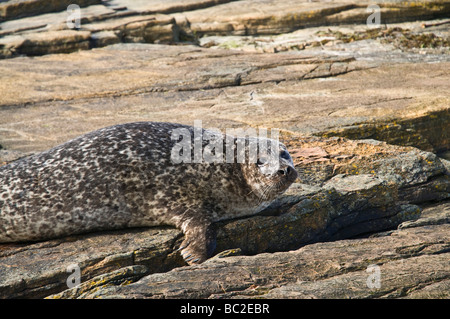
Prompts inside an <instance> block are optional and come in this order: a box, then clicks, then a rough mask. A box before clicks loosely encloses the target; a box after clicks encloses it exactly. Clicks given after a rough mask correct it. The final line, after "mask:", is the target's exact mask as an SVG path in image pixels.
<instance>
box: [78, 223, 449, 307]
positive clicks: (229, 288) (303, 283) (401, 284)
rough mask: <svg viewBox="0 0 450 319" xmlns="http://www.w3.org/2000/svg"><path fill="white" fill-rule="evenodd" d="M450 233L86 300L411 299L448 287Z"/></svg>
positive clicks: (436, 231)
mask: <svg viewBox="0 0 450 319" xmlns="http://www.w3.org/2000/svg"><path fill="white" fill-rule="evenodd" d="M449 231H450V228H449V225H448V224H446V225H437V226H430V227H426V228H425V227H419V228H411V229H408V230H399V231H396V232H394V233H392V234H391V235H390V236H383V237H377V238H367V239H354V240H344V241H338V242H329V243H317V244H312V245H308V246H305V247H303V248H300V249H298V250H295V251H290V252H283V253H273V254H259V255H256V256H251V257H244V256H237V257H228V258H220V259H214V260H211V261H207V262H205V263H203V264H201V265H198V266H191V267H182V268H177V269H174V270H172V271H170V272H167V273H164V274H152V275H148V276H146V277H144V278H142V279H140V280H139V281H137V282H135V283H132V284H130V285H126V286H119V287H111V286H110V287H105V288H104V289H98V290H96V291H93V292H92V293H87V294H84V295H83V297H84V298H236V297H237V298H243V297H245V298H252V297H256V298H350V297H352V298H376V297H378V298H380V297H381V298H395V297H404V296H408V294H409V293H411V292H412V291H414V290H416V289H418V288H420V289H423V287H425V286H428V285H435V286H436V285H439V284H440V283H441V286H443V287H445V284H446V282H447V281H448V280H449V277H450V268H449V264H448V259H449V256H448V255H449V253H448V248H449V246H450V242H449V237H448V232H449ZM372 265H375V266H378V267H379V273H380V278H379V279H380V280H379V286H373V285H372V282H370V283H368V281H369V279H371V278H370V277H369V276H370V275H372V274H373V266H372ZM204 278H208V280H206V281H205V280H204ZM373 284H375V285H377V283H376V282H375V283H373ZM445 294H446V293H445V292H441V294H440V296H445ZM435 295H436V294H435ZM71 296H72V297H73V295H71ZM413 296H414V295H413Z"/></svg>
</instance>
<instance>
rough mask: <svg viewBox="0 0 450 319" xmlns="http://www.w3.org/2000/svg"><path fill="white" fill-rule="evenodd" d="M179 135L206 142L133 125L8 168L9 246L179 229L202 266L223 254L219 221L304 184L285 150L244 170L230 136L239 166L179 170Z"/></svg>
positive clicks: (184, 248) (4, 203)
mask: <svg viewBox="0 0 450 319" xmlns="http://www.w3.org/2000/svg"><path fill="white" fill-rule="evenodd" d="M174 130H184V132H189V133H190V134H191V136H192V139H191V140H190V142H192V143H196V141H195V140H194V136H195V134H194V133H195V128H194V127H193V126H187V125H181V124H175V123H159V122H137V123H127V124H120V125H115V126H111V127H106V128H103V129H99V130H97V131H94V132H91V133H88V134H85V135H83V136H81V137H78V138H75V139H73V140H71V141H68V142H66V143H64V144H61V145H59V146H56V147H54V148H52V149H50V150H48V151H45V152H42V153H39V154H36V155H33V156H30V157H27V158H24V159H20V160H18V161H16V162H13V163H10V164H8V165H5V166H2V167H0V242H21V241H39V240H46V239H51V238H56V237H62V236H68V235H72V234H80V233H87V232H93V231H100V230H112V229H122V228H128V227H142V226H155V225H173V226H175V227H177V228H179V229H181V230H182V231H183V233H184V235H185V239H184V241H183V242H182V244H181V247H180V250H181V254H182V256H183V258H184V259H185V260H186V261H187V262H188V263H200V262H203V261H204V260H205V259H207V258H208V257H210V256H211V255H212V253H213V251H214V249H215V231H214V227H213V223H214V222H217V221H221V220H225V219H231V218H236V217H241V216H248V215H252V214H255V213H257V212H259V211H260V210H261V209H263V208H264V207H266V206H267V205H268V204H269V203H270V202H271V201H273V200H274V199H275V198H276V197H277V196H278V195H279V194H281V193H282V192H284V191H285V190H286V189H287V188H288V187H289V186H290V185H291V183H292V182H293V181H294V180H295V179H296V178H297V172H296V171H295V169H294V166H293V162H292V159H291V157H290V155H289V153H288V151H287V149H286V147H285V146H284V145H283V144H281V143H279V144H276V146H277V147H270V145H269V147H268V148H267V152H266V153H267V154H269V155H272V156H269V159H267V158H263V157H258V158H257V160H256V163H254V162H251V161H244V162H243V163H238V161H237V160H236V159H237V154H238V150H237V149H238V148H237V143H238V139H237V138H235V137H232V138H231V139H230V138H229V137H226V136H225V135H224V136H225V138H226V139H227V141H231V142H230V143H231V144H226V143H224V147H225V146H226V145H228V146H229V145H232V146H233V148H232V149H233V154H234V155H233V157H234V160H233V162H232V163H227V162H226V161H224V162H222V163H221V162H217V161H216V162H211V163H205V162H202V163H192V162H191V163H187V162H181V163H176V162H177V161H174V156H173V155H174V154H173V153H174V151H173V150H174V149H176V146H177V145H178V144H177V143H179V142H180V141H179V139H177V138H175V139H174V138H173V132H174ZM202 132H203V133H206V132H207V131H206V130H204V129H202ZM249 141H250V138H247V142H249ZM197 142H198V141H197ZM276 143H278V142H276ZM247 144H248V143H247ZM247 144H246V145H247ZM269 144H270V143H269ZM207 145H208V144H207V143H205V142H201V146H202V150H206V148H207ZM274 150H276V152H277V153H276V154H275V151H274ZM248 151H249V147H246V148H244V152H246V154H247V155H249V154H248ZM176 152H177V151H176ZM176 152H175V153H176ZM213 153H214V152H213ZM217 154H220V152H217ZM217 154H216V155H217ZM223 154H224V155H223V156H224V157H225V152H223ZM192 155H193V156H194V154H193V151H192ZM270 158H271V159H270Z"/></svg>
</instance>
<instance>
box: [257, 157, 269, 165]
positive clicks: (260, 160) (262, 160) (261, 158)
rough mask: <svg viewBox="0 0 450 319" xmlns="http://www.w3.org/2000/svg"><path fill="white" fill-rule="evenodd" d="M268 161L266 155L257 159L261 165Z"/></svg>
mask: <svg viewBox="0 0 450 319" xmlns="http://www.w3.org/2000/svg"><path fill="white" fill-rule="evenodd" d="M266 163H267V158H265V157H260V158H258V160H257V161H256V164H258V165H259V166H261V165H264V164H266Z"/></svg>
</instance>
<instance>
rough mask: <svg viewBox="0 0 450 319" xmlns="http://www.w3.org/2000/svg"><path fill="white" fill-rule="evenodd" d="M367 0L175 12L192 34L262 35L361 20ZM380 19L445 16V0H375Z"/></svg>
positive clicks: (234, 5) (238, 5)
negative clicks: (183, 20)
mask: <svg viewBox="0 0 450 319" xmlns="http://www.w3.org/2000/svg"><path fill="white" fill-rule="evenodd" d="M371 4H373V2H370V1H359V2H358V3H352V2H350V1H333V2H329V1H314V2H310V1H307V0H304V1H296V0H291V1H282V2H280V1H252V0H248V1H238V2H230V3H226V4H223V5H220V6H214V7H210V8H206V9H202V10H195V11H190V12H183V13H180V14H176V15H175V17H177V16H183V17H185V18H186V19H187V20H189V21H190V28H191V30H192V31H194V32H195V33H196V34H199V35H205V34H221V35H255V34H258V35H264V34H280V33H287V32H292V31H294V30H297V29H300V28H305V27H315V26H320V25H333V24H334V25H335V24H352V23H359V24H365V23H366V22H367V18H368V16H369V15H370V13H372V11H369V12H368V11H367V7H368V6H369V5H371ZM377 5H379V6H380V7H381V11H380V15H381V23H395V22H403V21H411V20H412V21H414V20H417V19H424V18H426V19H429V18H438V17H445V15H446V13H448V12H449V11H450V3H449V2H448V1H421V2H417V1H400V0H399V1H378V2H377Z"/></svg>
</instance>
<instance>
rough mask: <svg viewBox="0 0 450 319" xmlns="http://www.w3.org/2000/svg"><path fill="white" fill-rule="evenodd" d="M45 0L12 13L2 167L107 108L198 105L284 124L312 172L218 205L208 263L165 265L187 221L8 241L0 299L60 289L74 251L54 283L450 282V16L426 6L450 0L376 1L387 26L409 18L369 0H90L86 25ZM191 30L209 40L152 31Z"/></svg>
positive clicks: (418, 285)
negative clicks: (374, 8) (244, 214)
mask: <svg viewBox="0 0 450 319" xmlns="http://www.w3.org/2000/svg"><path fill="white" fill-rule="evenodd" d="M25 2H30V3H31V2H33V3H34V4H33V5H36V4H37V3H39V1H37V0H36V1H31V0H28V1H8V2H6V3H2V4H1V5H0V12H1V10H2V8H5V7H6V6H9V7H10V8H14V6H16V7H15V8H19V6H18V5H16V4H20V3H25ZM46 3H48V4H50V5H51V6H53V7H52V9H51V10H48V8H46V7H45V6H42V8H40V9H38V8H36V11H34V10H35V9H33V10H31V9H30V11H29V14H32V15H34V14H35V13H37V12H39V15H34V16H30V17H23V18H18V19H16V20H8V21H3V22H2V23H0V36H3V38H1V39H0V57H2V58H12V59H7V60H2V61H0V73H1V74H2V81H0V92H1V94H0V145H1V146H2V147H3V148H4V149H1V150H0V165H3V164H6V163H7V162H10V161H12V160H14V159H16V158H19V157H21V156H25V155H28V154H30V153H33V152H37V151H42V150H46V149H48V148H50V147H52V146H54V145H56V144H60V143H62V142H65V141H67V140H69V139H70V138H73V137H75V136H78V135H81V134H83V133H86V132H88V131H91V130H94V129H97V128H100V127H104V126H107V125H112V124H117V123H123V122H131V121H142V120H152V121H171V122H180V123H185V124H191V125H192V124H193V121H194V120H198V119H201V120H202V121H203V126H204V127H217V128H220V129H224V128H248V127H255V128H257V127H260V128H274V127H278V128H280V129H281V140H282V141H283V142H284V143H285V144H286V145H287V146H288V148H289V150H290V152H291V155H292V157H293V159H294V163H295V166H296V169H297V170H298V171H299V174H300V180H299V181H300V182H302V183H304V184H300V183H296V184H294V185H293V186H292V187H291V188H290V189H289V191H288V192H287V193H285V194H284V196H281V197H280V198H279V199H278V200H277V201H276V202H274V203H273V204H272V205H271V206H270V207H268V208H267V209H266V210H265V211H264V212H262V213H261V214H258V215H257V216H253V217H250V218H246V219H238V220H231V221H224V222H221V223H218V224H217V227H218V246H217V250H216V252H217V253H219V252H221V251H222V252H221V253H219V255H218V256H216V257H214V258H212V259H211V260H209V261H208V262H206V263H204V264H202V265H199V266H197V267H183V269H181V268H177V269H176V270H173V271H169V270H171V269H173V268H176V267H180V266H183V265H184V262H183V260H182V258H181V257H180V256H179V255H178V253H177V252H176V249H177V247H178V246H179V244H180V242H181V241H182V239H183V237H182V234H181V232H180V231H178V230H176V229H173V228H162V227H161V228H150V229H130V230H122V231H117V232H107V233H97V234H88V235H80V236H73V237H70V238H62V239H58V240H53V241H47V242H41V243H23V244H15V245H0V297H1V298H17V297H26V298H40V297H45V296H49V295H50V294H53V293H58V292H62V291H63V290H65V289H66V288H67V287H68V286H67V279H68V278H69V275H70V274H71V273H70V272H67V267H68V266H69V265H71V264H76V265H78V266H79V267H80V270H81V282H82V284H81V286H79V287H76V288H73V289H69V290H65V291H63V292H62V293H61V294H59V295H55V296H54V297H58V298H93V297H107V298H110V297H119V298H123V297H151V298H168V297H184V298H185V297H211V298H233V297H276V298H309V297H312V298H343V297H352V298H373V297H381V298H397V297H400V298H402V297H406V298H417V297H424V298H447V297H448V293H447V290H448V284H449V282H450V279H449V278H450V277H449V276H450V274H449V273H450V270H449V268H448V267H449V266H448V258H449V256H448V250H449V247H450V246H449V245H450V244H449V242H448V238H449V237H448V231H449V229H448V225H449V216H448V202H447V201H448V199H449V198H450V164H449V162H448V161H445V160H440V159H439V158H438V157H437V156H435V155H434V154H431V153H428V152H427V151H433V152H436V153H438V155H439V156H445V154H446V153H447V152H448V150H449V149H450V144H449V139H450V137H449V130H448V127H449V125H450V116H449V115H450V114H449V107H448V105H449V103H448V102H449V96H448V83H449V82H450V73H449V71H448V70H450V68H449V63H450V58H449V56H450V55H449V54H448V53H449V52H450V51H449V42H450V41H449V40H448V39H449V35H450V32H449V30H448V21H447V20H433V21H417V22H416V21H415V20H417V19H418V17H419V16H420V19H428V18H436V17H438V16H442V17H444V16H445V15H448V12H449V11H450V9H449V6H450V3H449V2H448V1H431V0H430V1H420V2H417V1H378V2H377V3H378V4H379V5H380V7H381V22H382V24H384V23H390V22H398V21H413V22H406V23H397V24H395V25H387V26H386V27H384V25H383V27H381V28H378V29H377V28H375V29H372V28H367V25H366V19H367V16H368V15H369V14H370V13H368V12H367V11H366V8H367V6H368V5H369V4H372V2H369V1H364V2H358V3H355V2H349V1H346V0H339V1H333V2H329V1H314V2H309V1H306V0H305V1H284V2H280V1H272V0H270V1H255V0H252V1H250V0H248V1H235V2H234V1H227V0H223V1H222V0H189V1H179V0H171V1H156V0H155V1H128V0H112V1H107V2H102V3H101V4H100V3H99V4H98V5H88V3H87V2H86V5H88V6H86V7H83V6H84V5H82V8H81V26H80V29H79V30H69V26H68V25H67V23H66V20H67V16H68V13H67V11H66V7H61V8H60V9H57V5H61V4H64V3H65V2H64V1H63V2H59V3H58V4H56V3H54V2H53V1H50V2H48V1H47V2H46ZM89 3H90V2H89ZM27 5H28V4H27ZM202 8H203V9H202ZM8 10H10V9H8ZM14 10H16V9H14ZM20 10H22V9H20ZM20 10H19V11H20ZM39 10H40V11H39ZM55 10H56V11H55ZM58 10H59V11H58ZM19 11H17V12H18V14H16V13H14V14H16V15H15V16H16V17H20V16H25V15H28V13H20V12H19ZM11 12H13V11H11ZM42 12H48V13H45V14H42ZM161 13H163V14H161ZM8 14H9V16H10V17H13V16H14V14H12V13H11V14H10V13H8ZM348 23H361V24H359V25H343V24H348ZM314 25H317V27H312V26H314ZM336 25H339V26H336ZM305 27H306V28H305ZM293 30H296V31H295V32H292V33H289V34H285V33H284V32H287V31H293ZM206 33H212V34H223V35H224V36H220V37H219V36H214V37H205V38H200V36H202V35H204V34H206ZM280 33H281V34H280ZM233 34H234V35H236V34H246V36H239V37H238V36H230V35H233ZM250 34H254V35H257V36H250ZM274 34H279V35H274ZM177 41H189V42H190V43H191V44H196V43H197V42H199V43H200V45H201V46H203V47H199V46H196V45H183V46H178V45H177V46H174V45H170V46H169V45H161V44H158V45H156V43H161V42H166V43H171V44H173V43H176V42H177ZM122 42H129V43H122ZM139 42H152V43H155V44H143V43H139ZM111 44H113V45H111ZM105 46H106V47H105ZM99 47H104V48H99ZM78 50H83V51H80V52H72V51H78ZM59 52H61V53H62V52H64V53H65V54H58V53H59ZM68 52H72V53H68ZM51 53H52V54H51ZM20 55H44V56H39V57H32V58H31V57H26V56H22V57H20ZM337 136H344V137H348V138H350V139H352V140H349V139H346V138H342V137H337ZM382 141H387V142H389V143H391V144H398V145H407V146H416V147H418V148H419V149H416V148H414V147H400V146H395V145H390V144H387V143H385V142H382ZM0 148H1V147H0ZM437 201H439V202H438V203H437V204H436V205H434V206H430V203H435V202H437ZM442 201H445V202H442ZM421 207H422V208H423V209H422V208H421ZM0 209H1V208H0ZM398 225H399V226H398ZM397 226H398V227H399V230H395V228H396V227H397ZM355 237H357V238H360V239H351V240H350V239H349V238H355ZM366 237H367V238H366ZM323 241H332V242H326V243H324V242H323ZM318 242H319V243H318ZM300 247H303V248H300ZM299 248H300V249H299ZM289 250H294V251H289ZM267 252H274V253H275V254H264V253H267ZM249 254H256V256H252V257H250V256H247V255H249ZM236 255H239V256H236ZM373 264H377V265H378V266H379V267H380V268H379V270H380V271H381V282H380V284H381V286H380V288H375V289H374V288H370V287H369V286H368V281H367V279H368V276H370V274H372V273H370V272H367V271H366V270H367V269H368V267H369V266H370V265H373ZM369 268H370V267H369ZM168 271H169V272H168ZM158 273H159V274H158ZM205 278H207V279H208V280H205ZM132 282H134V284H130V283H132Z"/></svg>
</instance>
